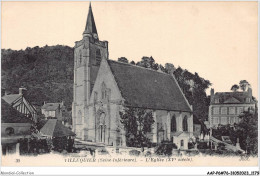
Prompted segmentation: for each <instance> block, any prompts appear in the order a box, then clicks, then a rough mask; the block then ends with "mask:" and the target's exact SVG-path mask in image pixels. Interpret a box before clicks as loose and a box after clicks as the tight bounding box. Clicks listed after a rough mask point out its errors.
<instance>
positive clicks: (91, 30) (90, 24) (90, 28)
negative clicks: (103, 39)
mask: <svg viewBox="0 0 260 176" xmlns="http://www.w3.org/2000/svg"><path fill="white" fill-rule="evenodd" d="M83 34H97V28H96V24H95V20H94V16H93V12H92V7H91V3H90V4H89V11H88V18H87V23H86V27H85V31H84V33H83Z"/></svg>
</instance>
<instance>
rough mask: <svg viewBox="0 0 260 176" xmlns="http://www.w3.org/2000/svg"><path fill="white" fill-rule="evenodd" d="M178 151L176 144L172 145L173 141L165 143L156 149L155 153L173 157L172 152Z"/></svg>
mask: <svg viewBox="0 0 260 176" xmlns="http://www.w3.org/2000/svg"><path fill="white" fill-rule="evenodd" d="M173 149H177V146H176V144H174V143H172V142H171V141H164V142H162V143H161V144H159V146H158V147H157V148H156V150H155V153H156V154H157V155H167V156H171V155H172V150H173Z"/></svg>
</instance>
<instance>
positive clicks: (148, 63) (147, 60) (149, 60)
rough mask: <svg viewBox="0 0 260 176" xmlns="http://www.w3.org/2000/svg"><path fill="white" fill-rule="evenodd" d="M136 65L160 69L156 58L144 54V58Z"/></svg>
mask: <svg viewBox="0 0 260 176" xmlns="http://www.w3.org/2000/svg"><path fill="white" fill-rule="evenodd" d="M136 65H138V66H142V67H145V68H151V69H153V70H158V68H159V65H158V64H157V63H155V60H154V59H153V57H152V56H151V57H147V56H144V57H142V60H141V61H140V62H137V63H136Z"/></svg>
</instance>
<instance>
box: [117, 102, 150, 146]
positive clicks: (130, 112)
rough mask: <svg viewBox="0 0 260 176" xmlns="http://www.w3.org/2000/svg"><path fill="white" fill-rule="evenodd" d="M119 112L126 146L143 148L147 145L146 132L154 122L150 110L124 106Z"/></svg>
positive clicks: (148, 141)
mask: <svg viewBox="0 0 260 176" xmlns="http://www.w3.org/2000/svg"><path fill="white" fill-rule="evenodd" d="M119 114H120V118H121V120H120V122H121V123H122V124H123V126H124V129H125V132H126V142H127V146H130V147H142V148H143V147H145V146H147V145H149V143H150V140H149V138H148V137H147V134H148V133H149V132H151V130H152V124H153V123H154V120H153V116H152V112H151V111H148V110H146V109H142V108H133V107H125V109H124V111H121V112H119Z"/></svg>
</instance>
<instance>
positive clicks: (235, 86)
mask: <svg viewBox="0 0 260 176" xmlns="http://www.w3.org/2000/svg"><path fill="white" fill-rule="evenodd" d="M238 89H239V86H238V85H237V84H234V85H233V86H232V87H231V89H230V90H232V91H233V92H236V91H237V90H238Z"/></svg>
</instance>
